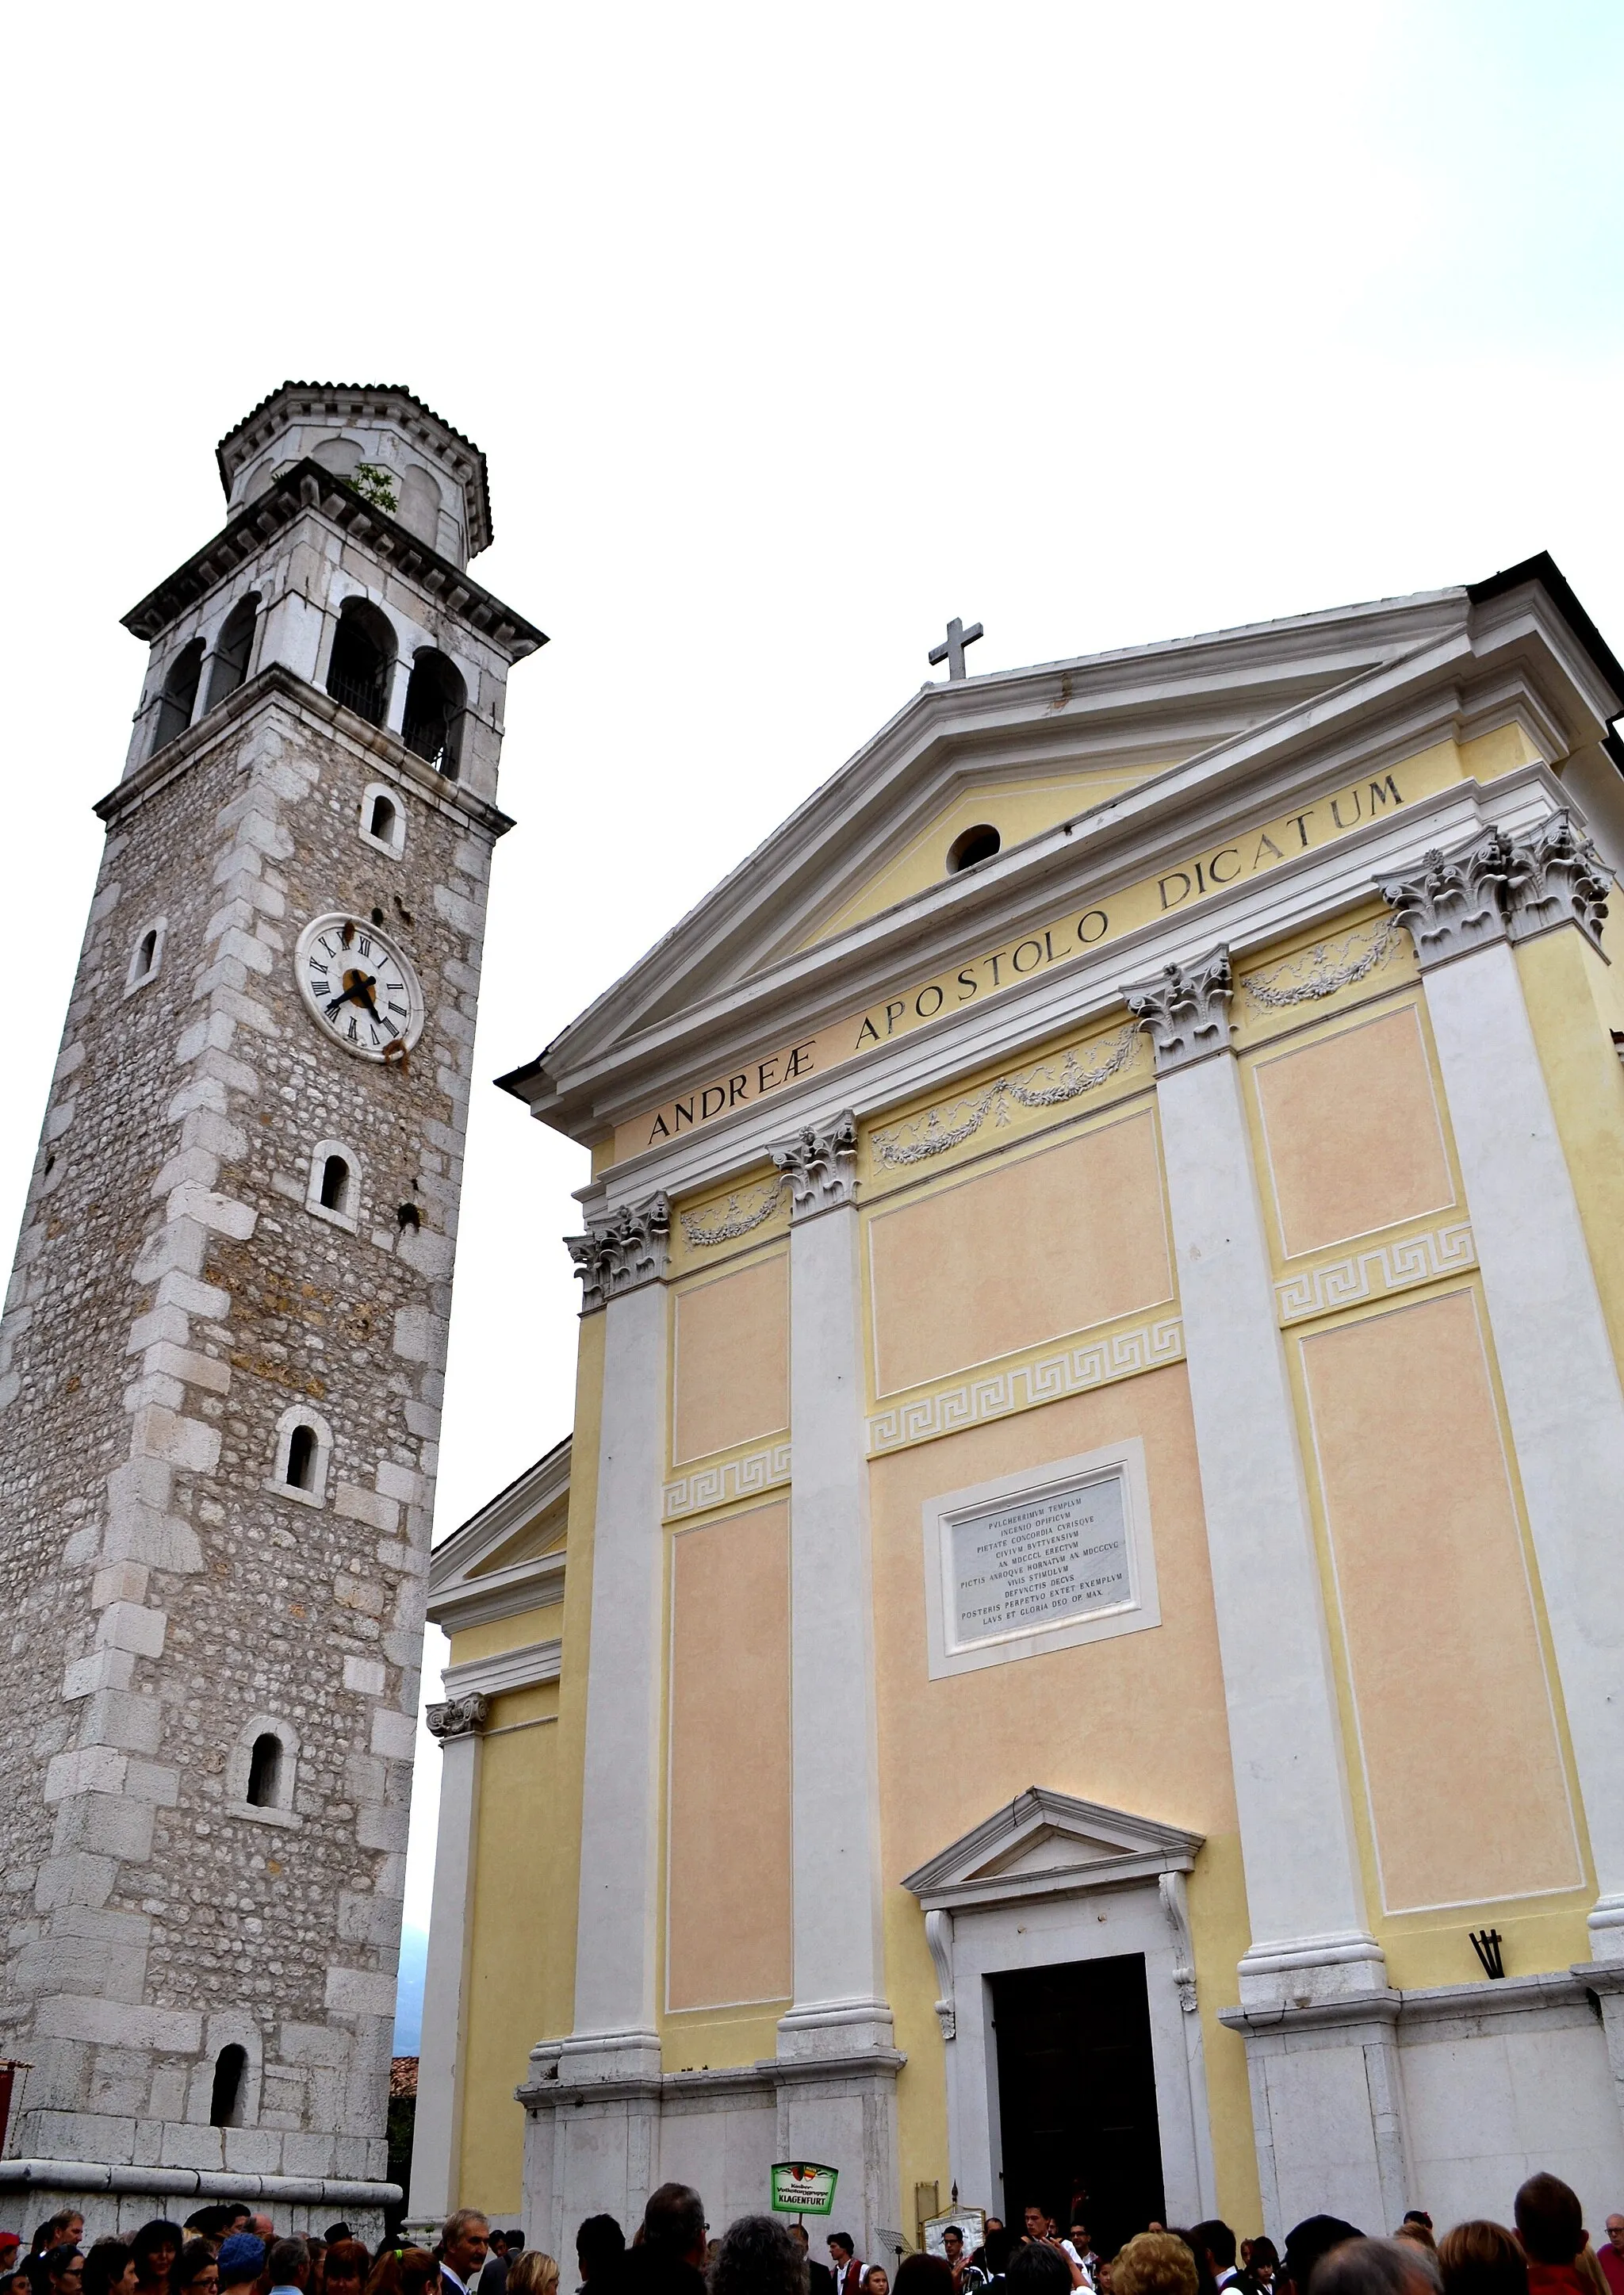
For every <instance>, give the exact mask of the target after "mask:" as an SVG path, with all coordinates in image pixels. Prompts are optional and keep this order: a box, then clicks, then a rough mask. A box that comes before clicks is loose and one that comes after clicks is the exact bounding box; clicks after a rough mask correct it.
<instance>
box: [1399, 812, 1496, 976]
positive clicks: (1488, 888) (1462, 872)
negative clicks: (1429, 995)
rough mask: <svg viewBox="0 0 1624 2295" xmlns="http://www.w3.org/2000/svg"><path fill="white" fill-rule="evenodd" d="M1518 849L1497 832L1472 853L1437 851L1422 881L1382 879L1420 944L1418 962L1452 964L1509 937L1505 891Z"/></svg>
mask: <svg viewBox="0 0 1624 2295" xmlns="http://www.w3.org/2000/svg"><path fill="white" fill-rule="evenodd" d="M1511 852H1512V848H1511V845H1510V844H1509V843H1508V841H1507V840H1506V838H1505V837H1502V836H1501V834H1500V832H1499V830H1498V829H1490V830H1489V833H1488V835H1487V836H1486V837H1482V838H1481V840H1480V841H1479V842H1478V843H1477V844H1476V845H1473V846H1472V848H1471V849H1470V851H1469V852H1465V853H1457V854H1455V855H1454V857H1453V858H1452V859H1450V860H1446V859H1445V858H1444V856H1443V854H1442V853H1440V852H1439V851H1438V850H1437V848H1436V847H1434V848H1433V850H1432V852H1431V853H1427V854H1426V855H1425V857H1424V864H1423V867H1422V870H1421V873H1420V875H1419V876H1418V877H1403V878H1399V879H1398V881H1397V882H1396V883H1391V884H1390V883H1385V882H1383V881H1382V880H1381V879H1378V880H1377V884H1376V890H1377V891H1378V892H1379V893H1380V894H1381V895H1382V898H1383V900H1384V901H1386V902H1388V903H1389V904H1390V906H1391V909H1392V911H1393V913H1394V915H1395V916H1396V917H1397V918H1398V919H1399V922H1400V924H1401V925H1402V926H1403V927H1404V929H1405V931H1406V932H1407V933H1408V935H1409V936H1410V938H1411V940H1412V941H1413V942H1414V943H1415V944H1416V962H1417V964H1419V965H1420V966H1421V968H1422V969H1423V971H1424V970H1425V969H1426V968H1427V967H1428V966H1429V965H1433V964H1447V963H1448V961H1449V959H1450V958H1451V957H1452V956H1465V954H1467V952H1468V951H1470V950H1472V949H1474V948H1481V947H1484V946H1486V945H1487V944H1488V943H1489V942H1490V941H1496V940H1504V938H1505V937H1506V914H1505V910H1504V907H1503V904H1502V897H1501V896H1502V893H1503V890H1504V887H1505V884H1506V872H1507V870H1508V868H1509V866H1510V862H1511Z"/></svg>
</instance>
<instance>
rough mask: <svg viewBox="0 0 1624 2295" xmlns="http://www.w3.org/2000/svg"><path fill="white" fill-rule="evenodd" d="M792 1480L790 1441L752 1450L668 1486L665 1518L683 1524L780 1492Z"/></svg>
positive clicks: (703, 1467)
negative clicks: (690, 1518)
mask: <svg viewBox="0 0 1624 2295" xmlns="http://www.w3.org/2000/svg"><path fill="white" fill-rule="evenodd" d="M788 1480H789V1444H788V1441H785V1442H773V1443H771V1444H770V1445H769V1446H768V1448H767V1449H766V1450H750V1451H747V1453H746V1455H745V1456H744V1457H743V1458H723V1459H722V1461H721V1462H720V1464H718V1465H716V1466H698V1467H696V1468H695V1470H694V1472H693V1473H692V1474H683V1475H681V1476H680V1477H679V1479H678V1480H677V1481H675V1482H667V1483H666V1485H665V1520H666V1521H667V1522H681V1521H682V1520H683V1518H684V1517H685V1516H686V1515H690V1514H704V1513H706V1511H707V1509H708V1508H710V1507H719V1506H730V1505H731V1504H732V1502H733V1500H734V1499H750V1498H755V1497H756V1496H758V1495H759V1493H760V1492H762V1491H772V1490H777V1489H778V1488H779V1485H780V1484H781V1483H784V1482H788Z"/></svg>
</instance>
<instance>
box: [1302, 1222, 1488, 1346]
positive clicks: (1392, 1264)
mask: <svg viewBox="0 0 1624 2295" xmlns="http://www.w3.org/2000/svg"><path fill="white" fill-rule="evenodd" d="M1476 1264H1477V1248H1476V1246H1475V1245H1474V1244H1473V1240H1472V1223H1471V1221H1469V1220H1453V1221H1450V1223H1449V1226H1447V1227H1440V1228H1432V1229H1427V1230H1426V1231H1425V1232H1424V1233H1423V1234H1421V1235H1409V1236H1404V1237H1401V1238H1400V1240H1399V1241H1398V1242H1397V1243H1380V1244H1375V1245H1373V1246H1371V1247H1370V1248H1369V1249H1368V1250H1366V1251H1354V1252H1347V1253H1344V1254H1343V1255H1342V1257H1341V1258H1340V1259H1332V1260H1327V1261H1326V1262H1324V1263H1323V1264H1322V1265H1321V1266H1318V1267H1305V1268H1303V1269H1302V1270H1301V1271H1300V1272H1299V1273H1298V1274H1295V1275H1292V1276H1288V1277H1287V1278H1286V1279H1285V1281H1284V1282H1282V1283H1277V1284H1276V1285H1275V1297H1276V1299H1277V1301H1278V1303H1279V1316H1280V1321H1281V1323H1282V1325H1285V1324H1288V1323H1301V1322H1302V1321H1304V1320H1306V1319H1307V1318H1308V1317H1309V1316H1310V1315H1330V1314H1334V1312H1335V1311H1336V1310H1337V1309H1338V1308H1339V1307H1353V1306H1357V1305H1358V1304H1359V1302H1360V1301H1361V1300H1364V1299H1369V1298H1371V1297H1376V1298H1380V1297H1381V1296H1382V1295H1383V1294H1384V1293H1386V1292H1390V1291H1412V1290H1414V1289H1415V1287H1416V1285H1417V1284H1420V1283H1436V1282H1437V1281H1438V1280H1439V1278H1440V1277H1441V1276H1445V1275H1458V1274H1459V1273H1460V1271H1461V1270H1462V1269H1463V1268H1466V1267H1475V1266H1476Z"/></svg>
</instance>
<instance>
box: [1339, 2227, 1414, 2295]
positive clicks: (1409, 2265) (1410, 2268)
mask: <svg viewBox="0 0 1624 2295" xmlns="http://www.w3.org/2000/svg"><path fill="white" fill-rule="evenodd" d="M1442 2287H1443V2280H1442V2278H1441V2276H1440V2273H1439V2269H1438V2258H1437V2257H1436V2256H1435V2255H1434V2254H1433V2253H1432V2250H1431V2249H1430V2248H1424V2247H1417V2245H1416V2242H1415V2241H1414V2240H1412V2239H1344V2240H1343V2241H1342V2242H1341V2244H1340V2245H1339V2246H1336V2247H1334V2248H1333V2249H1332V2250H1331V2252H1330V2253H1329V2255H1327V2256H1325V2257H1323V2258H1321V2260H1320V2261H1319V2262H1318V2264H1317V2265H1316V2266H1315V2268H1314V2283H1313V2289H1312V2295H1441V2290H1442Z"/></svg>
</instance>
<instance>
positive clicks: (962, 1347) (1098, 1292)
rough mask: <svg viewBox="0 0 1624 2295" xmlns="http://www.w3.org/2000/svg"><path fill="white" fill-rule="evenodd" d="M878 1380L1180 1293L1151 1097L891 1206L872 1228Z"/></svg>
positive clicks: (959, 1363)
mask: <svg viewBox="0 0 1624 2295" xmlns="http://www.w3.org/2000/svg"><path fill="white" fill-rule="evenodd" d="M869 1253H870V1266H871V1269H872V1274H873V1286H874V1333H875V1353H876V1358H877V1377H878V1385H879V1391H880V1393H882V1394H888V1393H896V1392H897V1390H898V1389H900V1388H902V1387H906V1386H913V1385H917V1384H922V1383H923V1382H924V1381H926V1380H927V1379H933V1378H944V1377H947V1376H950V1375H951V1373H952V1372H954V1371H959V1370H965V1369H967V1368H969V1367H970V1366H971V1365H972V1364H975V1363H978V1362H988V1361H991V1360H994V1359H995V1358H996V1357H998V1356H1000V1355H1005V1354H1014V1353H1016V1352H1018V1350H1019V1349H1021V1348H1023V1347H1030V1346H1041V1344H1043V1343H1044V1342H1045V1341H1046V1340H1049V1339H1056V1338H1060V1337H1062V1336H1064V1335H1065V1334H1067V1333H1069V1332H1072V1331H1082V1330H1087V1329H1089V1327H1091V1326H1092V1325H1094V1324H1096V1323H1104V1322H1109V1321H1111V1320H1112V1319H1114V1317H1116V1316H1118V1315H1126V1314H1131V1313H1132V1312H1134V1311H1136V1310H1137V1309H1138V1308H1141V1307H1149V1306H1155V1305H1157V1304H1160V1303H1162V1302H1163V1301H1165V1300H1167V1299H1169V1298H1170V1297H1171V1295H1172V1271H1171V1263H1170V1260H1169V1254H1168V1243H1167V1227H1166V1221H1165V1219H1164V1217H1163V1198H1162V1178H1161V1171H1160V1167H1159V1162H1158V1157H1157V1149H1156V1133H1155V1121H1154V1119H1153V1117H1152V1116H1151V1114H1150V1112H1149V1110H1148V1109H1146V1110H1144V1111H1143V1112H1141V1113H1140V1114H1138V1115H1129V1116H1124V1117H1123V1118H1122V1120H1121V1121H1120V1122H1119V1123H1105V1124H1102V1125H1100V1126H1099V1128H1098V1130H1095V1131H1085V1132H1081V1133H1080V1134H1077V1135H1075V1136H1074V1137H1073V1138H1072V1139H1066V1140H1063V1141H1062V1142H1061V1143H1060V1144H1059V1145H1058V1146H1057V1147H1049V1148H1045V1149H1043V1150H1042V1151H1041V1153H1040V1154H1038V1155H1035V1156H1022V1157H1020V1158H1017V1159H1015V1160H1011V1161H1009V1162H1007V1163H1004V1164H999V1165H996V1166H995V1167H994V1168H993V1169H992V1170H990V1171H987V1172H981V1173H978V1174H977V1175H976V1177H975V1178H974V1179H971V1180H965V1181H964V1182H963V1183H962V1184H961V1185H959V1186H958V1187H953V1188H943V1189H941V1190H940V1191H939V1192H937V1193H935V1194H934V1195H928V1196H925V1197H919V1198H917V1199H916V1200H914V1201H912V1202H910V1203H906V1204H903V1205H899V1207H898V1208H897V1209H896V1210H895V1211H889V1212H882V1213H879V1214H878V1215H877V1217H876V1218H875V1219H874V1221H872V1222H871V1224H870V1227H869Z"/></svg>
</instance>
